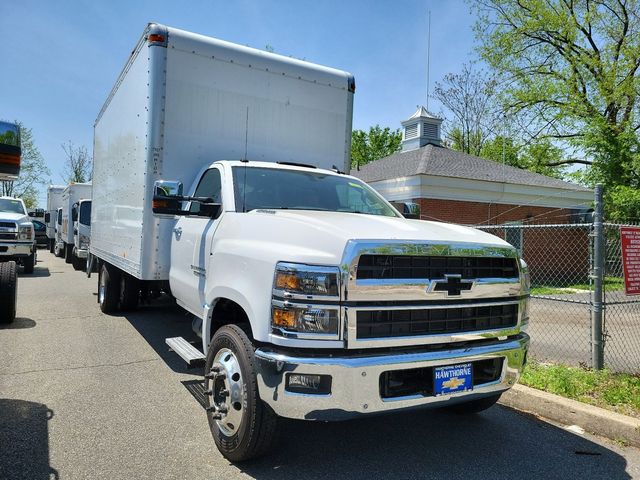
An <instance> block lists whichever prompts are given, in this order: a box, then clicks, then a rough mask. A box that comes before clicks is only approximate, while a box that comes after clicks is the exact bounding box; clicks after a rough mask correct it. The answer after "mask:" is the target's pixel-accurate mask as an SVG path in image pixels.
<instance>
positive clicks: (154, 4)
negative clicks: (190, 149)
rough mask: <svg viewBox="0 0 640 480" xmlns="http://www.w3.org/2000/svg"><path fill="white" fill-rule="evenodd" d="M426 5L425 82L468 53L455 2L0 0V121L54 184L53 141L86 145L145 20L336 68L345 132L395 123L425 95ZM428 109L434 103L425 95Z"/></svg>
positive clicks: (464, 21)
mask: <svg viewBox="0 0 640 480" xmlns="http://www.w3.org/2000/svg"><path fill="white" fill-rule="evenodd" d="M428 11H431V55H430V58H431V61H430V79H431V81H430V84H431V88H433V83H434V81H437V80H440V79H442V77H443V76H444V75H446V74H447V73H450V72H458V71H460V69H461V66H462V64H463V63H465V62H469V61H470V60H475V59H476V54H475V52H474V35H473V31H472V26H473V22H474V18H473V16H472V15H471V13H470V12H469V7H468V5H467V3H465V2H464V0H396V1H393V2H392V1H389V0H386V1H384V0H368V1H367V0H351V1H349V2H347V1H334V0H323V1H317V0H316V1H310V0H280V1H276V0H263V1H259V0H233V1H232V0H226V1H219V0H190V1H177V0H173V1H166V0H154V1H148V0H129V1H125V0H101V1H99V0H93V1H91V0H56V1H51V0H20V1H11V2H10V1H7V0H0V45H1V46H2V47H1V48H2V50H3V52H2V57H1V58H2V61H1V63H0V119H4V120H20V121H22V122H23V123H24V125H25V126H26V127H28V128H31V129H32V131H33V135H34V140H35V143H36V146H37V147H38V149H39V150H40V153H41V154H42V155H43V157H44V159H45V161H46V163H47V164H48V166H49V169H50V170H51V175H50V176H49V178H47V179H46V180H47V182H48V183H56V184H60V183H63V177H62V174H63V171H64V160H65V156H64V152H63V150H62V147H61V144H62V143H66V142H68V141H71V142H72V143H73V144H75V145H76V146H80V145H84V146H86V147H87V149H88V150H89V151H90V152H91V151H92V145H93V124H94V122H95V119H96V116H97V114H98V112H99V111H100V108H101V107H102V105H103V103H104V101H105V100H106V98H107V95H108V94H109V92H110V91H111V88H112V86H113V84H114V82H115V80H116V78H117V77H118V75H119V73H120V71H121V69H122V67H123V66H124V64H125V62H126V60H127V58H128V56H129V54H130V52H131V50H132V49H133V47H134V46H135V45H136V43H137V41H138V39H139V37H140V35H141V34H142V32H143V30H144V28H145V26H146V24H147V23H149V22H157V23H163V24H166V25H170V26H173V27H176V28H181V29H184V30H189V31H192V32H196V33H200V34H204V35H208V36H212V37H216V38H220V39H222V40H227V41H230V42H234V43H238V44H242V45H247V46H250V47H254V48H259V49H264V48H265V47H266V46H267V45H269V46H271V47H273V49H274V50H275V52H276V53H279V54H282V55H291V56H293V57H296V58H300V59H304V60H308V61H310V62H313V63H318V64H321V65H326V66H330V67H334V68H338V69H342V70H347V71H349V72H351V73H352V74H353V75H354V76H355V79H356V85H357V89H356V94H355V98H354V112H353V128H355V129H365V130H366V129H368V128H369V127H370V126H372V125H376V124H379V125H381V126H383V127H387V126H388V127H391V128H393V129H395V128H399V127H400V122H401V121H402V120H404V119H406V118H408V117H409V116H410V115H412V114H413V113H414V112H415V110H416V106H417V105H419V104H422V105H424V104H425V103H426V92H427V78H426V77H427V38H428V35H427V31H428V28H427V24H428V21H427V17H428V15H427V12H428ZM429 110H431V111H433V112H435V113H439V112H440V111H441V108H440V106H439V105H438V104H437V103H436V102H435V101H434V100H430V101H429ZM39 206H41V207H45V206H46V191H45V190H44V189H43V190H42V192H41V194H40V196H39Z"/></svg>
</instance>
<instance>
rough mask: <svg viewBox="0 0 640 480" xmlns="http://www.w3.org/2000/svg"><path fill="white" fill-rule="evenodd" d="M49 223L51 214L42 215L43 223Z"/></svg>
mask: <svg viewBox="0 0 640 480" xmlns="http://www.w3.org/2000/svg"><path fill="white" fill-rule="evenodd" d="M50 221H51V214H50V213H49V212H47V213H45V214H44V223H49V222H50Z"/></svg>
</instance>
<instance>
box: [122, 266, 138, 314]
mask: <svg viewBox="0 0 640 480" xmlns="http://www.w3.org/2000/svg"><path fill="white" fill-rule="evenodd" d="M139 299H140V281H139V280H138V279H137V278H135V277H133V276H131V275H129V274H128V273H123V274H121V275H120V296H119V304H118V305H119V308H120V310H122V311H125V312H126V311H131V310H135V309H136V308H138V300H139Z"/></svg>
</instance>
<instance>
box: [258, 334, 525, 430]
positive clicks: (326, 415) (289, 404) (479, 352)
mask: <svg viewBox="0 0 640 480" xmlns="http://www.w3.org/2000/svg"><path fill="white" fill-rule="evenodd" d="M528 348H529V336H528V335H527V334H525V333H522V334H520V335H518V336H517V337H515V338H513V339H510V340H505V341H501V342H495V343H492V344H489V345H486V344H485V345H482V346H478V347H467V348H461V349H456V350H438V351H428V352H419V353H415V352H411V353H396V354H383V355H368V356H348V357H347V356H345V357H318V358H315V357H314V358H308V357H300V356H290V355H287V354H284V353H279V352H277V351H274V350H269V349H266V348H259V349H258V350H257V351H256V352H255V356H256V361H257V370H258V387H259V391H260V397H261V398H262V400H263V401H264V402H266V403H267V404H268V405H269V406H270V407H271V408H272V409H273V410H274V411H275V413H276V414H278V415H279V416H282V417H287V418H297V419H306V420H322V421H331V420H343V419H347V418H351V417H355V416H359V415H364V414H374V413H383V412H390V411H394V410H403V409H410V408H417V407H442V406H445V405H452V404H454V403H462V402H464V401H468V400H473V399H475V398H481V397H485V396H488V395H491V394H495V393H498V392H502V391H505V390H508V389H509V388H511V387H512V386H513V385H514V384H515V383H516V382H517V380H518V378H519V376H520V373H521V372H522V368H523V366H524V362H525V360H526V353H527V350H528ZM500 357H502V358H503V359H504V361H503V364H502V372H501V374H500V377H499V378H498V380H496V381H493V382H491V383H487V384H481V385H476V386H475V387H474V389H473V391H470V392H459V393H453V394H451V395H447V396H422V395H410V396H406V397H396V398H392V399H383V398H382V397H381V395H380V375H381V374H382V373H384V372H388V371H393V370H406V369H411V368H422V367H435V366H441V365H454V364H458V363H465V362H473V361H478V360H486V359H491V358H500ZM290 372H296V373H301V374H310V375H313V374H321V375H331V379H332V381H331V393H330V394H327V395H315V394H300V393H291V392H288V391H286V390H285V375H286V374H287V373H290Z"/></svg>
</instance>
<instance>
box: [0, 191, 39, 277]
mask: <svg viewBox="0 0 640 480" xmlns="http://www.w3.org/2000/svg"><path fill="white" fill-rule="evenodd" d="M36 257H37V249H36V238H35V231H34V228H33V223H32V222H31V219H30V218H29V215H28V214H27V210H26V208H25V206H24V202H23V201H22V200H21V199H19V198H12V197H0V262H7V261H15V262H16V263H18V264H19V265H22V266H23V267H24V273H33V269H34V266H35V264H36Z"/></svg>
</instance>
